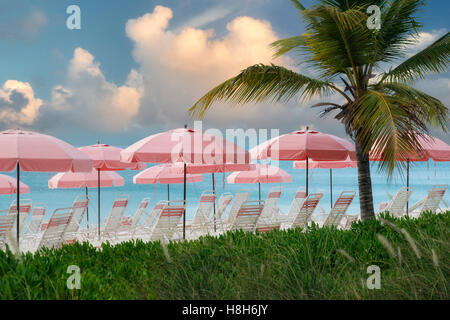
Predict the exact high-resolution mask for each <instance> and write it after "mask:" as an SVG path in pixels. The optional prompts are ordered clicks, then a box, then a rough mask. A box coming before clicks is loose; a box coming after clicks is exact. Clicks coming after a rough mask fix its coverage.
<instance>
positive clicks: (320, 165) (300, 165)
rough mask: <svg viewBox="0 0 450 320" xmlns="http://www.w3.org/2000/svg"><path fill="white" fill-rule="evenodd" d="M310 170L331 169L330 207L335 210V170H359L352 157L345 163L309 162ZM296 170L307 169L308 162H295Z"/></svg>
mask: <svg viewBox="0 0 450 320" xmlns="http://www.w3.org/2000/svg"><path fill="white" fill-rule="evenodd" d="M308 167H309V169H330V207H331V208H333V169H342V168H358V162H357V161H352V160H351V159H350V157H348V158H347V159H345V160H344V161H314V160H309V163H308ZM294 169H306V161H294Z"/></svg>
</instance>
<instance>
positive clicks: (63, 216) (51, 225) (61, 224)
mask: <svg viewBox="0 0 450 320" xmlns="http://www.w3.org/2000/svg"><path fill="white" fill-rule="evenodd" d="M72 214H73V210H72V208H60V209H56V210H55V211H53V214H52V216H51V218H50V220H49V221H48V223H47V224H45V227H44V228H45V230H44V232H43V234H42V238H41V239H40V241H39V245H38V247H37V250H40V249H41V248H43V247H46V248H59V247H61V246H62V244H63V242H64V233H65V231H66V229H67V226H68V225H69V223H70V220H71V218H72Z"/></svg>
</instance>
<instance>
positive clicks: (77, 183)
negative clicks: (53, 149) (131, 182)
mask: <svg viewBox="0 0 450 320" xmlns="http://www.w3.org/2000/svg"><path fill="white" fill-rule="evenodd" d="M99 172H100V179H98V173H99ZM124 182H125V181H124V179H123V177H121V176H120V175H119V174H117V173H115V172H113V171H98V170H95V169H92V171H91V172H86V173H85V172H70V171H68V172H60V173H58V174H56V175H54V176H53V177H52V178H51V179H50V180H48V187H49V188H50V189H59V188H74V189H79V188H86V196H87V195H88V188H96V187H98V186H99V185H100V187H102V188H103V187H112V186H114V187H120V186H123V185H124ZM86 218H87V222H88V225H89V211H88V210H87V211H86Z"/></svg>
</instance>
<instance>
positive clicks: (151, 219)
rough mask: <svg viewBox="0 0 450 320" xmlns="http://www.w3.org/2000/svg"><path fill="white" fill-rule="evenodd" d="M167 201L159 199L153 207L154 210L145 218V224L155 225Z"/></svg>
mask: <svg viewBox="0 0 450 320" xmlns="http://www.w3.org/2000/svg"><path fill="white" fill-rule="evenodd" d="M166 202H167V201H164V200H162V201H159V202H158V203H157V204H156V205H155V206H154V207H153V209H152V211H151V212H150V213H149V214H147V216H146V217H145V218H144V223H143V226H144V227H147V228H150V227H151V226H153V224H154V222H155V221H156V219H157V218H158V217H159V214H160V213H161V211H162V209H163V208H164V206H165V203H166Z"/></svg>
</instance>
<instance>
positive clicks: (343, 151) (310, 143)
mask: <svg viewBox="0 0 450 320" xmlns="http://www.w3.org/2000/svg"><path fill="white" fill-rule="evenodd" d="M250 154H251V156H252V158H253V159H257V160H261V159H267V158H270V159H272V160H291V161H298V160H305V162H306V194H308V169H309V160H315V161H343V160H345V159H347V158H348V157H350V159H351V160H356V153H355V146H354V145H353V144H352V143H350V142H348V141H347V140H344V139H341V138H339V137H336V136H333V135H331V134H325V133H322V132H319V131H313V130H308V128H307V129H306V130H299V131H293V132H291V133H288V134H283V135H281V136H278V137H275V138H273V139H271V140H268V141H265V142H263V143H261V144H260V145H258V146H256V147H254V148H253V149H251V150H250Z"/></svg>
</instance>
